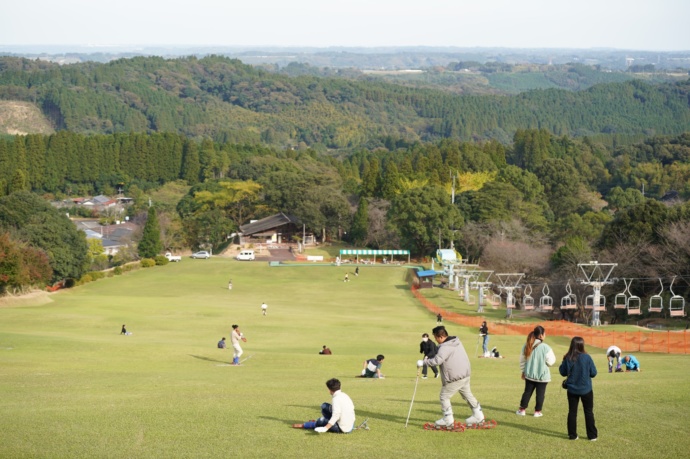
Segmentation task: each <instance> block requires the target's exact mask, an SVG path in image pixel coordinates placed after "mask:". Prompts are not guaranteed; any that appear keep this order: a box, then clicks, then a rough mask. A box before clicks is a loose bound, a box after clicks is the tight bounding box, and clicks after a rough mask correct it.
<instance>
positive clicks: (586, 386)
mask: <svg viewBox="0 0 690 459" xmlns="http://www.w3.org/2000/svg"><path fill="white" fill-rule="evenodd" d="M558 371H559V373H560V374H561V376H567V377H568V378H567V379H566V382H565V384H566V388H567V389H568V438H570V439H571V440H577V439H578V436H577V405H578V404H579V403H580V400H582V410H583V411H584V412H585V427H586V429H587V438H589V439H590V440H591V441H596V440H597V437H598V436H599V433H598V432H597V426H596V424H595V422H594V392H593V390H592V378H594V377H595V376H596V375H597V367H596V366H595V365H594V361H593V360H592V357H590V356H589V354H587V353H586V352H585V340H584V339H582V338H580V337H579V336H575V337H573V339H572V340H571V341H570V349H568V352H567V353H566V354H565V355H564V356H563V362H561V366H560V367H558Z"/></svg>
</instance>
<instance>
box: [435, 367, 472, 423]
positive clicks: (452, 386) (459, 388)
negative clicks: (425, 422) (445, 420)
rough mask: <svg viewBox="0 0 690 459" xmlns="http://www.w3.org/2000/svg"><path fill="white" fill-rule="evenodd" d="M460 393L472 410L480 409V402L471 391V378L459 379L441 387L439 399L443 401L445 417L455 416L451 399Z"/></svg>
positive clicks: (442, 407)
mask: <svg viewBox="0 0 690 459" xmlns="http://www.w3.org/2000/svg"><path fill="white" fill-rule="evenodd" d="M458 392H459V393H460V396H461V397H462V399H463V400H465V401H466V402H467V404H468V405H469V407H470V408H471V409H472V410H475V409H477V408H478V407H479V402H478V401H477V399H476V398H474V395H472V391H471V390H470V377H469V376H468V377H467V378H463V379H459V380H457V381H453V382H452V383H446V385H445V386H442V387H441V395H440V397H439V398H440V400H441V409H442V410H443V415H444V416H448V415H452V414H453V407H452V406H451V404H450V398H451V397H452V396H453V395H455V394H457V393H458Z"/></svg>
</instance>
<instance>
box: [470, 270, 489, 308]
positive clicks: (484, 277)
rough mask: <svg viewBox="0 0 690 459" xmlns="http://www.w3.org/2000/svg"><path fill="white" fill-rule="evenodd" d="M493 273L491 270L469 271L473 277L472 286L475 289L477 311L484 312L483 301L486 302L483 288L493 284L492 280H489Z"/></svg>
mask: <svg viewBox="0 0 690 459" xmlns="http://www.w3.org/2000/svg"><path fill="white" fill-rule="evenodd" d="M493 273H494V272H493V271H471V272H470V274H471V275H472V279H473V280H472V287H473V288H476V289H477V312H484V303H486V300H485V298H484V289H485V288H487V287H489V286H490V285H491V284H493V282H490V281H489V279H490V278H491V275H492V274H493Z"/></svg>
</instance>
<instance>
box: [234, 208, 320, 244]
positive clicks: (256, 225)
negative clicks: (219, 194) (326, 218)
mask: <svg viewBox="0 0 690 459" xmlns="http://www.w3.org/2000/svg"><path fill="white" fill-rule="evenodd" d="M239 235H240V244H249V243H266V244H281V243H287V242H291V241H293V236H295V235H297V236H299V238H300V239H302V238H303V237H304V238H305V239H306V240H305V241H304V242H305V243H306V244H310V243H313V241H314V235H313V234H312V233H311V232H310V233H308V234H303V226H302V224H301V223H300V221H299V220H298V219H297V218H296V217H293V216H291V215H285V214H284V213H282V212H280V213H278V214H275V215H271V216H270V217H266V218H262V219H261V220H255V221H252V222H250V223H247V224H246V225H242V226H240V233H239ZM310 241H311V242H310Z"/></svg>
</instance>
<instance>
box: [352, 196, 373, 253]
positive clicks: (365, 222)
mask: <svg viewBox="0 0 690 459" xmlns="http://www.w3.org/2000/svg"><path fill="white" fill-rule="evenodd" d="M368 207H369V203H368V202H367V200H366V199H365V198H362V199H360V200H359V206H357V211H356V212H355V216H354V218H353V219H352V227H351V228H350V238H351V239H352V242H353V243H354V244H355V245H364V244H366V242H367V233H368V229H369V209H368Z"/></svg>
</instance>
